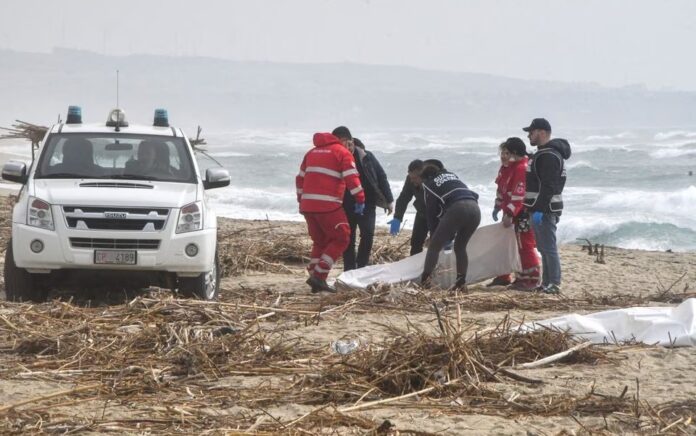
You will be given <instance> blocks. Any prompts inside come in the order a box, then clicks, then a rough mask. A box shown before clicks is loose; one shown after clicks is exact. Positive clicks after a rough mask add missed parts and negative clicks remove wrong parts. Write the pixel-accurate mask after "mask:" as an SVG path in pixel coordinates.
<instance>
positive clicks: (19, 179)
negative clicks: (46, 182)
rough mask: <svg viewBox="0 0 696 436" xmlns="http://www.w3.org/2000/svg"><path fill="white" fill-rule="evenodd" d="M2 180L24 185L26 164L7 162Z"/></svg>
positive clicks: (13, 161) (26, 178)
mask: <svg viewBox="0 0 696 436" xmlns="http://www.w3.org/2000/svg"><path fill="white" fill-rule="evenodd" d="M2 178H3V179H5V180H8V181H10V182H16V183H21V184H25V183H26V182H27V180H28V179H29V176H27V164H25V163H24V162H19V161H16V160H11V161H9V162H7V163H6V164H5V165H3V166H2ZM228 178H229V176H228ZM228 183H229V182H228Z"/></svg>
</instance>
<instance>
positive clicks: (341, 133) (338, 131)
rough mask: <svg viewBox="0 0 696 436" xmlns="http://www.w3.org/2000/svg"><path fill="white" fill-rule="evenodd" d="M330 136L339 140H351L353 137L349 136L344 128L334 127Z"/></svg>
mask: <svg viewBox="0 0 696 436" xmlns="http://www.w3.org/2000/svg"><path fill="white" fill-rule="evenodd" d="M331 134H332V135H334V136H335V137H337V138H341V139H353V135H351V134H350V130H348V127H346V126H338V127H336V128H335V129H333V132H331Z"/></svg>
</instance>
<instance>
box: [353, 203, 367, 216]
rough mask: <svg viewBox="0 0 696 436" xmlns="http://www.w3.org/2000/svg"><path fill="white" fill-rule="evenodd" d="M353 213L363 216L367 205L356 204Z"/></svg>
mask: <svg viewBox="0 0 696 436" xmlns="http://www.w3.org/2000/svg"><path fill="white" fill-rule="evenodd" d="M353 212H355V214H356V215H362V214H363V213H364V212H365V203H355V207H354V208H353Z"/></svg>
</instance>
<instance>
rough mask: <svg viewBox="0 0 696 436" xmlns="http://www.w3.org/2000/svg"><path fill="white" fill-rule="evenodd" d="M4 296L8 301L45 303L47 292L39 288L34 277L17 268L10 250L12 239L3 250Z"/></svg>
mask: <svg viewBox="0 0 696 436" xmlns="http://www.w3.org/2000/svg"><path fill="white" fill-rule="evenodd" d="M5 296H6V298H7V299H8V300H9V301H35V302H37V303H40V302H42V301H46V297H47V296H48V292H46V290H45V289H43V288H41V287H40V286H39V284H38V283H37V280H36V278H35V277H33V276H32V274H30V273H29V272H27V270H25V269H24V268H17V265H15V261H14V253H13V250H12V239H10V240H8V241H7V249H6V250H5Z"/></svg>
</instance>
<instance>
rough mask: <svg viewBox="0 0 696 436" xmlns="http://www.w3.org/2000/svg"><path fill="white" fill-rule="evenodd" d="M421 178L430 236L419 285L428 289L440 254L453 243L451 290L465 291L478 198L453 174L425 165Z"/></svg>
mask: <svg viewBox="0 0 696 436" xmlns="http://www.w3.org/2000/svg"><path fill="white" fill-rule="evenodd" d="M421 178H422V179H423V195H424V199H425V208H426V215H427V219H428V228H429V229H430V234H431V235H432V236H431V237H430V244H429V245H428V251H427V253H426V256H425V264H424V266H423V275H422V276H421V283H422V284H423V286H424V287H428V286H429V285H430V279H431V275H432V273H433V271H434V270H435V267H436V266H437V261H438V258H439V256H440V251H441V250H442V249H443V247H445V245H446V244H447V243H448V242H449V241H451V240H452V239H454V254H455V256H456V258H457V280H456V282H455V285H454V286H455V288H457V289H461V290H464V291H466V271H467V269H468V267H469V258H468V256H467V254H466V246H467V244H468V243H469V239H471V235H473V234H474V231H476V228H477V227H478V226H479V224H480V222H481V210H480V209H479V205H478V194H477V193H475V192H474V191H472V190H470V189H469V188H468V187H467V186H466V185H465V184H464V182H462V181H461V180H459V177H457V175H456V174H454V173H451V172H449V171H447V170H446V169H440V168H438V167H437V166H435V165H426V166H425V168H423V171H422V173H421Z"/></svg>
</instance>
